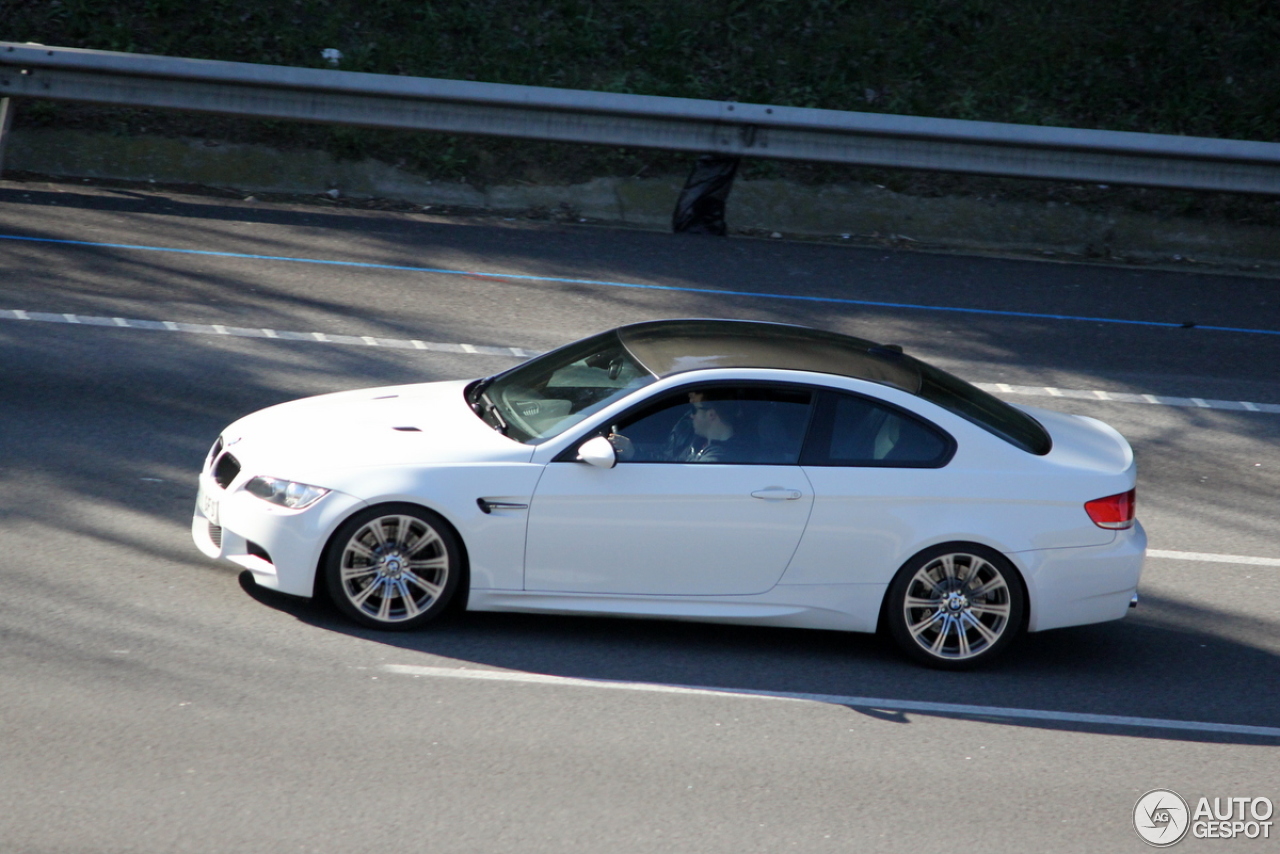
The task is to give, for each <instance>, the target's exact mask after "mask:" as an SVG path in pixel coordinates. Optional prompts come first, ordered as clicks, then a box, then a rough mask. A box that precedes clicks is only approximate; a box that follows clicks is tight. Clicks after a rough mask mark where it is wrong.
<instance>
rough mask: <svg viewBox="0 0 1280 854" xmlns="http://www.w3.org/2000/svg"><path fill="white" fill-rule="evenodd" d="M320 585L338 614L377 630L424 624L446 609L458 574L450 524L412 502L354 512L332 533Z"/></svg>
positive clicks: (458, 558) (459, 565)
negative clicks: (324, 585)
mask: <svg viewBox="0 0 1280 854" xmlns="http://www.w3.org/2000/svg"><path fill="white" fill-rule="evenodd" d="M324 572H325V581H326V583H327V585H328V588H329V594H330V596H331V597H332V599H333V601H334V603H335V604H336V605H337V606H338V609H339V610H340V611H342V612H343V613H344V614H346V615H347V616H348V617H350V618H351V619H353V620H355V621H356V622H358V623H361V624H363V625H366V626H371V627H373V628H377V629H390V630H406V629H414V628H418V627H419V626H422V625H425V624H427V623H429V622H431V621H432V620H434V619H435V618H436V617H438V616H440V614H441V613H442V612H443V611H444V610H445V609H446V608H447V607H448V605H449V600H450V599H452V598H453V595H454V591H456V590H457V587H458V583H459V579H460V577H461V575H462V561H461V549H460V548H459V547H458V541H457V538H456V537H455V536H454V533H453V531H452V529H451V528H450V527H449V525H448V524H447V523H446V522H445V521H444V520H443V519H442V518H440V516H438V515H437V514H435V513H432V512H431V511H429V510H426V509H423V508H421V507H417V506H414V505H411V504H384V505H382V506H380V507H372V508H369V509H368V510H365V511H362V512H360V513H357V514H356V515H355V516H352V517H351V518H350V519H348V520H347V521H346V522H345V523H343V525H342V526H341V527H340V528H339V529H338V531H337V533H335V534H334V536H333V539H332V540H331V541H330V547H329V550H328V553H327V555H326V557H325V565H324Z"/></svg>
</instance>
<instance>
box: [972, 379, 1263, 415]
mask: <svg viewBox="0 0 1280 854" xmlns="http://www.w3.org/2000/svg"><path fill="white" fill-rule="evenodd" d="M974 385H976V386H977V387H978V388H980V389H982V390H983V391H989V392H993V393H1000V394H1014V395H1026V396H1029V397H1066V398H1072V399H1075V400H1094V401H1097V400H1105V401H1107V402H1109V403H1145V404H1149V405H1152V406H1179V407H1186V408H1190V409H1224V410H1227V411H1231V412H1276V413H1280V404H1276V403H1250V402H1249V401H1246V400H1204V399H1203V398H1199V397H1169V396H1167V395H1155V394H1130V393H1128V392H1121V391H1097V390H1093V389H1072V388H1050V387H1048V386H1030V385H1009V384H1007V383H974Z"/></svg>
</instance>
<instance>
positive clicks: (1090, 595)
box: [1012, 522, 1147, 632]
mask: <svg viewBox="0 0 1280 854" xmlns="http://www.w3.org/2000/svg"><path fill="white" fill-rule="evenodd" d="M1146 552H1147V534H1146V531H1144V530H1143V529H1142V525H1141V523H1138V522H1135V523H1134V525H1133V527H1132V528H1130V529H1128V530H1127V531H1119V532H1117V533H1116V538H1115V539H1114V540H1112V541H1111V542H1110V543H1109V544H1107V545H1105V546H1088V547H1084V548H1069V549H1040V550H1036V551H1026V552H1018V553H1016V554H1014V555H1012V557H1013V558H1014V559H1015V560H1016V561H1017V562H1018V563H1019V565H1020V568H1021V569H1022V574H1023V579H1024V580H1025V581H1026V583H1027V593H1028V595H1029V597H1030V605H1031V615H1030V619H1029V621H1028V623H1027V631H1031V632H1039V631H1044V630H1045V629H1057V628H1062V627H1065V626H1083V625H1087V624H1089V623H1103V622H1106V621H1108V620H1119V619H1121V618H1123V617H1124V616H1125V614H1127V613H1128V612H1129V607H1130V602H1131V601H1132V600H1133V598H1134V596H1135V595H1136V594H1137V591H1138V578H1139V577H1140V576H1141V575H1142V562H1143V559H1144V558H1145V556H1146Z"/></svg>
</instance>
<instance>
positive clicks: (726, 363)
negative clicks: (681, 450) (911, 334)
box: [617, 320, 922, 394]
mask: <svg viewBox="0 0 1280 854" xmlns="http://www.w3.org/2000/svg"><path fill="white" fill-rule="evenodd" d="M617 334H618V337H619V339H620V340H621V341H622V345H623V346H624V347H626V348H627V351H628V352H629V353H631V355H632V356H633V357H635V359H636V360H637V361H639V362H640V363H641V364H642V365H644V367H645V368H647V369H648V370H649V371H650V372H651V373H653V374H654V375H655V376H658V377H668V376H671V375H672V374H679V373H684V372H686V371H698V370H707V369H711V368H779V369H783V370H792V371H812V372H815V373H823V374H835V375H837V376H843V377H852V378H854V379H859V380H867V381H869V382H875V383H881V384H883V385H888V386H892V387H894V388H899V389H902V390H903V391H906V392H910V393H912V394H917V393H919V391H920V387H921V383H922V380H921V375H920V370H919V368H918V367H917V366H916V365H915V364H914V362H915V360H914V359H911V358H910V357H906V356H903V355H902V352H901V349H900V348H895V347H887V346H884V345H880V344H876V343H875V342H873V341H867V340H865V339H862V338H855V337H853V336H852V335H840V334H839V333H836V332H825V331H823V330H820V329H809V328H807V327H804V326H791V325H788V324H785V323H763V322H759V321H750V320H655V321H649V322H646V323H635V324H632V325H630V326H623V327H621V328H619V329H618V330H617Z"/></svg>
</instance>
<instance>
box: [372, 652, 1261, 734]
mask: <svg viewBox="0 0 1280 854" xmlns="http://www.w3.org/2000/svg"><path fill="white" fill-rule="evenodd" d="M382 670H383V672H386V673H395V674H398V675H401V676H416V677H429V678H436V679H470V680H476V681H485V682H514V683H523V684H533V685H554V686H559V687H570V688H595V689H602V690H615V691H641V692H646V693H652V694H683V695H687V696H700V697H707V696H719V697H726V696H727V697H744V698H751V699H765V700H784V701H790V702H809V703H826V704H830V705H836V706H849V707H852V708H855V709H879V710H885V711H896V712H917V713H923V714H934V715H955V716H959V717H966V718H978V719H981V720H984V721H991V722H996V723H999V722H1004V721H1045V722H1049V723H1068V724H1085V725H1089V726H1105V727H1124V728H1134V729H1159V730H1182V731H1190V732H1201V733H1222V734H1229V735H1248V736H1261V737H1263V738H1280V727H1268V726H1249V725H1244V724H1223V723H1213V722H1209V721H1180V720H1169V719H1165V718H1144V717H1135V716H1130V715H1095V714H1089V713H1084V712H1061V711H1051V710H1042V709H1017V708H1006V707H1003V706H972V705H968V704H965V703H933V702H928V701H924V700H897V699H891V698H887V697H855V696H842V695H838V694H805V693H797V692H791V691H757V690H752V689H748V688H713V687H707V686H702V685H671V684H666V683H661V682H626V681H615V680H610V679H579V678H574V677H569V676H549V675H546V674H543V673H526V672H523V671H515V670H472V669H469V668H454V667H420V666H416V665H409V664H384V665H382Z"/></svg>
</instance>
